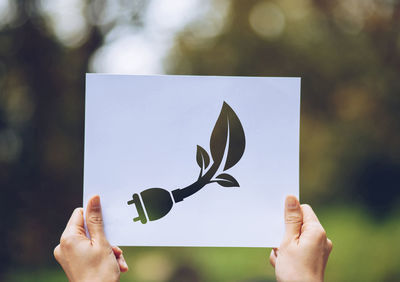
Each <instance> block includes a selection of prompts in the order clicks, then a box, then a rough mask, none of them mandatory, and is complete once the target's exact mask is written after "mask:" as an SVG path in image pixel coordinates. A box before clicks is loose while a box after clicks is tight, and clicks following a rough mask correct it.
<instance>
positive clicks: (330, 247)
mask: <svg viewBox="0 0 400 282" xmlns="http://www.w3.org/2000/svg"><path fill="white" fill-rule="evenodd" d="M326 241H327V245H328V251H329V252H331V251H332V248H333V243H332V241H331V240H330V239H329V238H328V239H326Z"/></svg>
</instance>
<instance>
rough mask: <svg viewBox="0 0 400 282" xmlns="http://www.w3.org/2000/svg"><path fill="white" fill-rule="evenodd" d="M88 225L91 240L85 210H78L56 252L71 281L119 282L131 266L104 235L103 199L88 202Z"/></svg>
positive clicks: (93, 199)
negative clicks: (101, 202)
mask: <svg viewBox="0 0 400 282" xmlns="http://www.w3.org/2000/svg"><path fill="white" fill-rule="evenodd" d="M86 225H87V228H88V232H89V235H90V238H88V237H87V236H86V232H85V227H84V220H83V209H82V208H77V209H75V210H74V212H73V213H72V215H71V218H70V219H69V221H68V224H67V226H66V228H65V230H64V232H63V234H62V235H61V239H60V244H59V245H58V246H57V247H56V248H55V249H54V257H55V258H56V260H57V261H58V263H59V264H60V265H61V266H62V268H63V269H64V272H65V274H66V275H67V277H68V279H69V280H70V281H74V282H81V281H119V277H120V274H121V272H126V271H128V265H127V264H126V262H125V259H124V257H123V255H122V250H121V249H120V248H118V247H116V246H114V247H112V246H111V245H110V244H109V243H108V241H107V239H106V237H105V235H104V228H103V217H102V214H101V205H100V197H99V196H94V197H92V198H91V199H90V200H89V202H88V206H87V209H86Z"/></svg>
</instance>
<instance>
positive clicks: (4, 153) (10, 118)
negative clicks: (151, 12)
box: [0, 0, 145, 280]
mask: <svg viewBox="0 0 400 282" xmlns="http://www.w3.org/2000/svg"><path fill="white" fill-rule="evenodd" d="M56 2H57V1H53V2H49V1H44V0H42V1H34V0H18V1H8V7H7V9H8V10H5V11H4V12H3V11H1V12H2V13H4V14H5V17H3V18H2V19H0V186H1V187H2V196H1V197H0V221H1V225H2V227H1V233H0V261H1V262H0V280H1V273H2V272H3V271H4V269H5V268H6V267H7V266H9V265H10V264H12V263H18V264H19V265H27V266H31V267H34V266H36V265H39V264H43V263H49V262H50V261H53V260H52V250H53V248H54V247H55V246H56V245H57V244H58V238H59V236H60V235H61V234H60V232H61V230H63V228H64V226H65V223H66V221H67V219H68V217H69V213H70V212H72V208H73V207H76V206H81V205H82V203H81V202H80V199H81V195H82V173H83V125H84V85H85V80H84V77H85V73H86V72H87V70H88V62H89V59H90V57H91V55H92V54H93V52H94V51H95V50H96V49H97V48H99V47H100V46H101V45H102V43H103V38H104V36H105V35H106V34H107V33H108V32H109V31H110V30H111V29H112V28H113V27H114V26H115V25H117V23H118V20H120V19H119V18H118V17H117V15H114V17H106V15H105V9H106V8H108V7H109V6H110V5H111V4H110V3H112V5H116V4H115V3H118V5H119V8H120V9H126V11H128V12H129V11H132V12H131V13H129V17H128V18H125V19H124V20H125V22H129V23H130V24H132V25H137V26H138V25H140V24H141V21H140V18H141V11H142V10H143V9H144V7H145V1H142V0H136V1H123V0H120V1H118V2H112V1H105V0H101V1H78V2H77V1H75V4H76V5H78V4H79V5H80V6H77V7H76V8H77V9H78V10H79V9H80V11H81V12H82V18H83V22H82V26H81V29H78V30H76V31H75V33H74V34H72V35H71V34H68V33H67V35H69V37H68V36H63V35H65V33H60V34H59V33H57V30H55V27H56V26H57V25H56V24H55V23H54V21H56V22H57V21H61V19H60V18H57V19H54V18H51V17H49V14H48V13H46V7H47V6H48V5H52V4H55V3H56ZM58 2H60V1H58ZM6 3H7V2H6ZM46 5H47V6H46ZM59 12H65V11H59ZM79 19H80V18H79V15H73V19H72V22H69V23H67V24H69V25H73V24H74V22H73V21H74V20H76V21H78V20H79Z"/></svg>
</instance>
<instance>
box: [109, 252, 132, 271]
mask: <svg viewBox="0 0 400 282" xmlns="http://www.w3.org/2000/svg"><path fill="white" fill-rule="evenodd" d="M112 250H113V252H114V255H115V258H116V259H117V262H118V265H119V270H120V271H121V272H127V271H128V265H127V263H126V261H125V259H124V256H123V254H122V253H123V252H122V250H121V249H120V248H119V247H117V246H112Z"/></svg>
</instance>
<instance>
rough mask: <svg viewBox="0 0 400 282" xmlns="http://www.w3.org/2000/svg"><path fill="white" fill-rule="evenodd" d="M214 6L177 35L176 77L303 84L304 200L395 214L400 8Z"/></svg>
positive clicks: (283, 2)
mask: <svg viewBox="0 0 400 282" xmlns="http://www.w3.org/2000/svg"><path fill="white" fill-rule="evenodd" d="M212 3H213V5H214V9H212V10H213V11H214V12H210V13H208V14H207V15H206V16H205V17H204V18H202V19H200V20H198V21H196V22H193V23H192V24H191V25H189V26H187V27H186V29H185V30H184V31H182V32H181V33H180V35H179V36H178V37H177V41H176V45H175V47H174V48H173V50H172V51H171V56H170V57H169V58H168V60H167V61H166V65H167V66H168V72H169V73H177V74H182V73H184V74H198V75H250V76H251V75H256V76H300V77H302V109H301V115H302V116H301V189H302V191H301V195H302V199H303V200H304V201H311V202H312V203H313V205H318V204H326V203H330V202H340V203H343V202H349V203H353V201H357V202H362V203H364V204H366V205H368V206H369V207H370V211H371V212H372V213H374V214H377V215H381V214H386V213H387V212H388V211H390V210H391V208H392V207H393V206H394V204H395V203H396V202H398V201H399V199H400V197H399V196H400V189H398V188H399V187H400V181H399V178H398V177H397V175H399V174H400V147H399V144H400V123H399V120H400V111H399V107H400V79H399V77H400V2H398V1H378V0H377V1H375V0H368V1H364V0H351V1H348V0H335V1H331V0H314V1H310V0H299V1H290V0H280V1H272V0H271V1H270V0H251V1H240V0H234V1H224V0H214V1H212ZM221 7H224V9H221Z"/></svg>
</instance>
